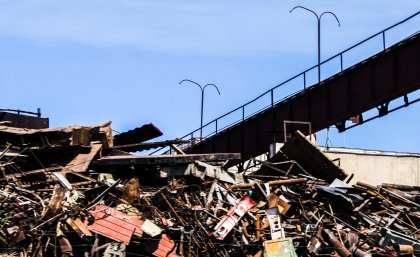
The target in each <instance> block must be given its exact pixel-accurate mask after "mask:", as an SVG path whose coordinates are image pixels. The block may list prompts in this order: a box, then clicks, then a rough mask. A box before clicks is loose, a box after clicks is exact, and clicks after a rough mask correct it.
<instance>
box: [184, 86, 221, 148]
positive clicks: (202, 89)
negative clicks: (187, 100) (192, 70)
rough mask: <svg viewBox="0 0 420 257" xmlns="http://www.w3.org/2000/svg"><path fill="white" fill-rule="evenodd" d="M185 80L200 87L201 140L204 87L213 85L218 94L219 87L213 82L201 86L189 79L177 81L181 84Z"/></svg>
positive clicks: (201, 135) (201, 134) (201, 132)
mask: <svg viewBox="0 0 420 257" xmlns="http://www.w3.org/2000/svg"><path fill="white" fill-rule="evenodd" d="M185 81H188V82H191V83H193V84H195V85H197V86H199V87H200V89H201V122H200V140H201V139H202V138H203V107H204V90H205V89H206V87H207V86H213V87H214V88H216V90H217V93H219V95H220V91H219V89H218V88H217V86H216V85H214V84H206V85H205V86H204V87H202V86H201V85H200V84H198V83H197V82H194V81H192V80H189V79H184V80H181V82H179V84H180V85H181V84H182V82H185Z"/></svg>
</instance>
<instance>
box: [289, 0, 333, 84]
mask: <svg viewBox="0 0 420 257" xmlns="http://www.w3.org/2000/svg"><path fill="white" fill-rule="evenodd" d="M298 8H300V9H304V10H306V11H308V12H311V13H313V14H314V15H315V16H316V19H317V20H318V83H320V82H321V18H322V16H323V15H324V14H331V15H333V16H334V17H335V19H336V20H337V22H338V26H339V27H340V25H341V24H340V21H339V20H338V18H337V16H336V15H335V14H334V13H333V12H329V11H327V12H323V13H321V14H320V15H318V14H317V13H316V12H314V11H312V10H311V9H308V8H306V7H303V6H295V7H293V9H292V10H290V11H289V12H290V13H291V12H293V10H295V9H298Z"/></svg>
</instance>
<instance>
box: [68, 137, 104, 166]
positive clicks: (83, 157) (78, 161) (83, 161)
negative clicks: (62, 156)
mask: <svg viewBox="0 0 420 257" xmlns="http://www.w3.org/2000/svg"><path fill="white" fill-rule="evenodd" d="M101 148H102V144H92V146H91V149H90V152H89V153H81V154H78V155H77V156H76V158H74V159H73V160H72V161H71V162H69V163H68V164H67V165H66V168H67V169H70V170H71V171H73V172H86V171H87V169H88V168H89V165H90V163H91V162H92V160H93V159H94V158H95V156H96V155H97V154H98V153H99V151H100V150H101Z"/></svg>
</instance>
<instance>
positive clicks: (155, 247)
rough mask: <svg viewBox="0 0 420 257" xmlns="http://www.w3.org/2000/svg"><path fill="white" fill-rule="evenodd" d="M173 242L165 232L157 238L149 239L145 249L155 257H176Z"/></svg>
mask: <svg viewBox="0 0 420 257" xmlns="http://www.w3.org/2000/svg"><path fill="white" fill-rule="evenodd" d="M174 247H175V242H174V241H173V240H171V239H170V238H169V237H168V236H167V235H166V234H162V237H161V238H159V239H158V240H151V241H150V242H149V243H148V244H147V245H146V249H145V250H146V251H147V252H149V253H151V254H153V255H154V256H157V257H177V256H179V255H177V254H176V253H175V251H174V250H175V249H174Z"/></svg>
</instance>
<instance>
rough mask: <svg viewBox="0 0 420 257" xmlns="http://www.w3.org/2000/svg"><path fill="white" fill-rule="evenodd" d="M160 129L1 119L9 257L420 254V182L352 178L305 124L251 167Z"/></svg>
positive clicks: (4, 244) (3, 247)
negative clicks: (29, 124) (188, 148)
mask: <svg viewBox="0 0 420 257" xmlns="http://www.w3.org/2000/svg"><path fill="white" fill-rule="evenodd" d="M160 135H162V132H161V131H160V130H159V129H158V128H157V127H156V126H155V125H153V124H147V125H143V126H141V127H139V128H136V129H133V130H130V131H127V132H124V133H120V134H118V135H113V134H112V129H111V123H110V122H107V123H104V124H101V125H98V126H69V127H63V128H22V127H13V126H10V124H7V123H2V124H0V171H1V175H0V204H1V209H0V256H21V257H29V256H31V257H41V256H60V257H68V256H75V257H76V256H77V257H78V256H83V257H89V256H90V257H97V256H105V257H111V256H162V257H163V256H270V257H271V256H282V257H288V256H290V257H294V256H342V257H348V256H419V254H420V230H419V228H420V212H419V211H420V208H419V207H420V187H419V186H406V185H395V184H381V185H369V184H366V183H363V181H360V182H357V183H353V184H350V181H351V179H352V175H351V174H347V173H346V172H345V171H344V170H342V169H341V168H340V167H338V166H337V165H336V164H335V163H334V162H332V161H331V160H330V159H329V158H328V157H327V156H326V155H324V154H323V153H322V152H321V151H319V150H318V148H317V147H316V146H315V145H314V144H312V143H311V142H310V141H309V140H307V139H306V138H305V136H304V135H303V134H302V133H300V132H299V131H297V132H296V133H295V135H294V136H293V137H292V138H291V139H290V140H288V141H287V142H286V143H285V144H284V145H283V146H282V147H281V149H280V151H278V152H277V153H276V154H275V155H274V156H272V157H271V158H269V159H268V160H266V161H262V160H257V159H254V158H252V159H250V160H248V161H247V162H246V165H245V166H244V167H245V168H244V169H243V170H241V171H233V170H232V169H229V165H228V164H229V163H233V162H235V161H238V160H240V159H241V156H240V154H238V153H217V154H214V153H212V154H206V153H202V154H186V153H185V148H183V147H178V145H179V144H184V145H185V144H188V143H189V141H186V140H179V139H175V140H167V141H163V142H148V140H151V139H154V138H156V137H157V136H160ZM160 146H170V147H171V149H172V150H171V151H170V152H168V153H167V154H164V155H140V154H133V152H138V151H142V150H147V149H152V148H156V147H160Z"/></svg>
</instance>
